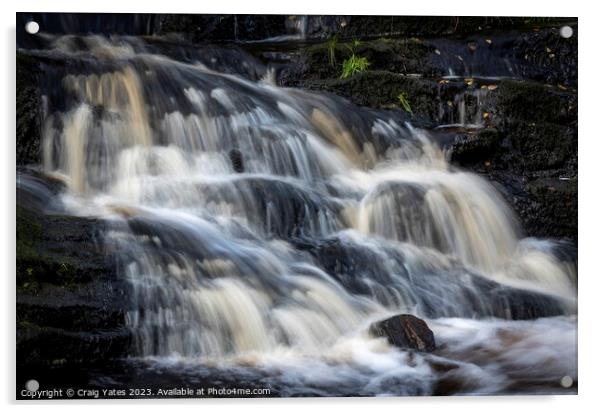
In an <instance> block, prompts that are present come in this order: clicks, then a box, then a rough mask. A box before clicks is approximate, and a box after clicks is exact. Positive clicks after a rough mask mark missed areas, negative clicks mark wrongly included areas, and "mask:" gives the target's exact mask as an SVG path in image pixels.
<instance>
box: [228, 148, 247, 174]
mask: <svg viewBox="0 0 602 413" xmlns="http://www.w3.org/2000/svg"><path fill="white" fill-rule="evenodd" d="M228 156H229V157H230V162H231V163H232V169H234V172H236V173H243V172H244V171H245V165H244V162H243V159H242V152H241V151H239V150H238V149H231V150H230V152H229V153H228Z"/></svg>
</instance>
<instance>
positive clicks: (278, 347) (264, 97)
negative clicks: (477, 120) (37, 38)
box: [30, 35, 577, 395]
mask: <svg viewBox="0 0 602 413" xmlns="http://www.w3.org/2000/svg"><path fill="white" fill-rule="evenodd" d="M43 36H46V37H45V39H44V40H45V47H44V48H40V49H38V50H33V51H31V52H30V53H34V54H37V55H38V56H41V57H45V58H47V59H59V60H61V59H62V60H64V61H65V62H67V63H66V64H65V66H64V68H63V69H61V70H58V69H54V71H52V70H49V72H48V73H47V76H45V78H46V79H47V82H48V84H47V85H46V90H47V93H46V94H45V95H44V99H43V102H42V103H43V106H44V116H45V119H44V122H43V129H44V134H43V135H44V136H43V153H44V169H45V171H46V173H48V174H51V175H53V176H55V177H57V178H60V179H61V180H63V181H64V182H65V183H66V185H67V187H68V191H67V192H66V193H65V194H64V195H63V200H64V202H65V203H66V205H68V207H69V208H70V210H71V211H72V213H74V214H79V215H91V216H99V217H102V218H104V219H105V220H107V221H108V222H109V223H110V224H111V230H110V232H109V233H108V234H107V236H106V239H105V243H107V245H109V246H111V248H115V249H116V250H117V251H119V256H120V262H119V268H120V271H121V272H122V274H123V276H124V277H127V278H128V280H130V282H131V284H132V286H133V290H134V300H135V303H134V307H135V310H133V311H131V312H130V313H128V314H127V320H126V321H127V324H128V326H129V327H130V328H131V329H132V331H133V332H134V336H135V340H134V346H133V348H132V350H131V356H132V357H133V358H135V359H139V360H143V361H144V362H145V363H148V364H149V365H152V366H155V367H156V368H167V369H172V371H187V372H191V371H195V369H198V371H201V369H202V368H204V367H206V366H211V367H212V368H215V369H217V370H221V371H228V372H229V373H228V374H233V376H232V377H233V380H239V381H240V382H245V381H249V380H259V379H258V378H261V380H263V382H264V383H266V385H273V386H276V387H278V388H279V389H280V390H279V392H280V394H282V395H301V394H323V395H336V394H356V395H369V394H394V395H402V394H431V393H433V392H434V389H435V387H436V386H437V385H441V383H442V380H444V381H445V380H447V382H453V383H456V384H455V385H456V386H458V392H459V393H499V392H507V391H510V390H511V389H515V391H516V388H518V387H519V386H521V385H524V386H527V385H532V387H531V389H533V388H538V387H537V386H540V387H541V388H548V389H551V388H556V387H559V384H558V383H559V382H560V379H561V378H562V377H563V376H570V377H572V378H573V379H574V380H576V378H577V372H576V287H575V284H576V280H575V269H574V268H573V266H572V264H570V263H567V262H565V261H564V260H563V259H562V257H561V255H559V254H558V250H559V249H561V247H562V245H560V244H558V243H556V242H553V241H548V240H537V239H529V238H524V237H523V234H522V232H521V228H520V226H519V224H518V221H517V218H516V217H515V216H514V214H513V212H512V210H511V209H510V208H509V207H508V206H507V205H506V203H505V202H504V200H503V198H502V197H501V195H499V194H498V193H497V192H496V190H495V189H494V188H493V187H492V186H491V185H490V184H489V183H488V182H487V181H486V180H484V179H482V178H481V177H479V176H477V175H475V174H472V173H468V172H465V171H462V170H457V169H455V168H454V167H452V166H451V165H450V164H448V162H447V161H446V156H445V152H444V151H442V150H441V149H440V148H439V147H438V146H437V145H436V144H435V143H434V142H433V141H432V140H431V138H430V136H429V132H428V131H425V130H420V129H415V128H413V127H412V125H411V124H409V123H407V122H405V121H404V120H403V118H402V117H401V116H400V115H399V114H396V113H395V112H392V111H375V110H369V109H363V108H359V107H356V106H354V105H352V104H350V103H349V102H347V101H345V100H342V99H340V98H337V97H334V96H331V95H325V94H318V93H309V92H305V91H302V90H298V89H286V88H280V87H277V86H275V85H274V84H273V82H272V81H271V80H270V78H271V76H270V71H269V70H267V69H266V68H265V67H264V66H263V65H262V64H261V63H259V62H257V61H256V60H255V59H253V58H252V57H250V56H248V55H246V54H244V52H242V51H240V50H239V49H233V48H225V47H224V48H217V47H204V48H189V49H184V47H183V46H179V47H175V46H173V47H172V46H170V45H167V46H165V45H163V46H161V45H158V44H157V42H156V41H150V40H144V39H141V38H128V37H119V38H105V37H99V36H50V35H43ZM399 313H411V314H415V315H417V316H418V317H421V318H423V319H425V320H427V322H428V324H429V326H430V327H431V328H432V329H433V331H434V333H435V338H436V341H437V344H438V346H439V350H437V352H435V354H420V353H412V352H407V351H402V350H399V349H395V348H393V347H391V346H390V345H388V344H387V343H386V341H385V340H384V339H374V338H371V337H369V335H368V332H367V331H368V327H369V325H370V324H371V323H372V322H374V321H377V320H380V319H383V318H385V317H387V316H390V315H394V314H399ZM533 317H535V318H536V319H532V320H523V321H520V320H518V319H526V318H533ZM537 317H539V318H537ZM442 365H443V366H447V368H442V367H441V366H442ZM237 375H238V376H237ZM237 377H239V378H238V379H237ZM438 383H439V384H438ZM555 386H556V387H555ZM556 390H557V389H556Z"/></svg>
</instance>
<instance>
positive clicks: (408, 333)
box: [370, 314, 436, 351]
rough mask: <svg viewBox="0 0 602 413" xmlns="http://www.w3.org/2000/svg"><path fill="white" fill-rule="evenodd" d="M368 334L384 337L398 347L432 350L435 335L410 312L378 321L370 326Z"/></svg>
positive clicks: (422, 321) (433, 348)
mask: <svg viewBox="0 0 602 413" xmlns="http://www.w3.org/2000/svg"><path fill="white" fill-rule="evenodd" d="M370 334H371V335H373V336H375V337H386V338H387V340H388V341H389V343H391V344H392V345H394V346H396V347H400V348H411V349H415V350H418V351H433V350H435V347H436V345H435V335H434V334H433V332H432V331H431V329H430V328H429V326H428V325H427V324H426V322H424V320H421V319H419V318H418V317H415V316H413V315H410V314H400V315H396V316H393V317H391V318H387V319H386V320H382V321H378V322H376V323H374V324H372V325H371V326H370Z"/></svg>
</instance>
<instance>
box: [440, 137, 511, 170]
mask: <svg viewBox="0 0 602 413" xmlns="http://www.w3.org/2000/svg"><path fill="white" fill-rule="evenodd" d="M500 139H501V137H500V134H499V132H498V131H497V130H496V129H485V130H481V131H478V132H476V133H472V134H467V135H464V136H461V137H459V138H458V139H457V140H456V142H454V144H453V145H452V148H453V150H452V152H451V161H452V162H453V163H456V164H458V165H462V166H472V165H475V164H478V163H486V162H489V163H491V159H492V158H494V157H497V156H499V152H500V146H499V143H500Z"/></svg>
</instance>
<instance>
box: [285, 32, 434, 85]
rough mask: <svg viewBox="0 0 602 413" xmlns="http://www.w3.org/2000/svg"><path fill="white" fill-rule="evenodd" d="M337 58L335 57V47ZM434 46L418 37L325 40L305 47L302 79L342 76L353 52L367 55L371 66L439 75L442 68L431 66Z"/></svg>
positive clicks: (395, 70) (375, 69)
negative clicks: (344, 66) (430, 55)
mask: <svg viewBox="0 0 602 413" xmlns="http://www.w3.org/2000/svg"><path fill="white" fill-rule="evenodd" d="M331 48H332V53H333V57H334V60H333V61H331V50H330V49H331ZM434 50H435V48H434V47H432V46H428V45H426V44H424V43H423V42H421V41H419V40H417V39H405V40H398V39H386V38H383V39H377V40H372V41H365V42H360V43H359V45H355V46H354V45H353V43H352V42H349V41H337V42H336V43H335V44H334V46H333V45H330V42H324V43H320V44H317V45H313V46H310V47H308V48H305V49H304V50H303V51H302V53H301V54H302V59H303V71H302V73H299V74H298V75H297V76H298V77H299V78H300V79H301V78H302V79H328V78H338V77H340V76H341V72H342V64H343V62H344V61H345V59H348V58H349V57H350V56H351V55H352V53H353V54H355V55H356V56H361V57H365V58H366V59H367V60H368V62H369V63H370V70H373V71H389V72H393V73H401V74H408V73H423V74H425V73H426V74H429V75H435V74H436V75H439V74H441V73H440V71H436V70H435V69H430V66H429V54H430V53H433V52H434Z"/></svg>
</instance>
